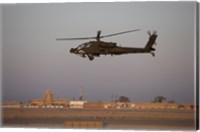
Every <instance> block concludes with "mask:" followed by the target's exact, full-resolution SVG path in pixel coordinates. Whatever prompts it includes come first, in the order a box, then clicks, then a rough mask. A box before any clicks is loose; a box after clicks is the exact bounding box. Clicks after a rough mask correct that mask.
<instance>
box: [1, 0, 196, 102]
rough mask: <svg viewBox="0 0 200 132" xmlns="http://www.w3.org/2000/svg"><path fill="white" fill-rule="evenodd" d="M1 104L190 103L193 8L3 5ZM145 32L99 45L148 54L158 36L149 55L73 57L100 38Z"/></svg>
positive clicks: (134, 4) (157, 4)
mask: <svg viewBox="0 0 200 132" xmlns="http://www.w3.org/2000/svg"><path fill="white" fill-rule="evenodd" d="M2 27H3V30H2V38H3V39H2V56H3V57H2V67H3V68H2V73H3V74H2V87H3V90H2V93H3V94H2V95H3V101H12V100H16V101H23V102H28V100H31V99H42V98H43V94H44V91H45V89H47V88H50V89H51V90H52V92H53V93H54V98H66V99H73V98H76V99H78V98H79V89H80V87H82V89H83V98H84V99H85V100H88V101H111V99H112V96H113V97H114V98H117V97H119V96H121V95H123V96H127V97H129V98H130V100H131V101H133V102H134V101H135V102H140V101H146V102H150V101H153V100H154V97H155V96H164V97H166V98H167V100H174V101H176V102H193V101H194V95H195V94H194V92H195V90H194V86H195V84H194V83H195V77H194V76H195V45H194V44H195V41H194V37H195V2H125V3H62V4H10V5H6V4H5V5H2ZM131 29H140V31H139V32H133V33H128V34H123V35H119V36H114V37H109V38H105V39H102V40H103V41H108V42H110V41H111V42H116V43H117V44H118V45H121V46H125V47H144V46H145V45H146V43H147V41H148V34H147V31H149V30H150V31H154V30H156V31H157V34H158V38H157V45H156V46H154V48H155V49H156V51H155V57H152V55H151V54H128V55H121V56H110V55H107V56H101V57H99V58H95V60H94V61H89V60H88V59H85V58H81V57H80V56H77V55H74V54H71V53H70V52H69V50H70V48H75V47H77V46H78V45H79V44H82V43H85V42H87V40H77V41H56V38H60V37H90V36H96V33H97V31H98V30H101V31H102V35H107V34H112V33H116V32H121V31H126V30H131Z"/></svg>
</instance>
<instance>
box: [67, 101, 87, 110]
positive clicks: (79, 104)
mask: <svg viewBox="0 0 200 132" xmlns="http://www.w3.org/2000/svg"><path fill="white" fill-rule="evenodd" d="M86 102H87V101H84V100H72V101H69V107H70V108H83V106H84V104H85V103H86Z"/></svg>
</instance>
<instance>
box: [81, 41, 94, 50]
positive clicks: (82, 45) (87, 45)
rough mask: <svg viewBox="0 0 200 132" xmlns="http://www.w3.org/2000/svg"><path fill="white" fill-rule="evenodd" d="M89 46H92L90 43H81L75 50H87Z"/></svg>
mask: <svg viewBox="0 0 200 132" xmlns="http://www.w3.org/2000/svg"><path fill="white" fill-rule="evenodd" d="M91 45H92V42H86V43H83V44H81V45H79V46H78V47H77V49H78V50H79V49H82V48H88V47H90V46H91Z"/></svg>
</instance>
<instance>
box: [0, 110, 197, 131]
mask: <svg viewBox="0 0 200 132" xmlns="http://www.w3.org/2000/svg"><path fill="white" fill-rule="evenodd" d="M70 123H71V124H70ZM89 123H90V124H91V123H93V125H90V126H89V125H88V124H89ZM94 123H96V124H98V123H100V125H98V126H97V125H96V126H95V125H94ZM69 124H70V125H69ZM75 124H76V125H75ZM2 126H3V127H25V128H26V127H31V128H36V127H37V128H38V127H40V128H79V129H80V128H88V129H120V130H121V129H123V130H124V129H132V130H133V129H134V130H195V111H194V110H183V109H174V110H167V109H64V108H53V109H50V108H23V109H20V108H4V109H2Z"/></svg>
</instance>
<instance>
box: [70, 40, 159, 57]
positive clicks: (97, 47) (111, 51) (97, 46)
mask: <svg viewBox="0 0 200 132" xmlns="http://www.w3.org/2000/svg"><path fill="white" fill-rule="evenodd" d="M154 50H155V49H153V48H152V49H148V48H131V47H121V46H117V43H113V42H104V41H90V42H87V43H84V44H81V45H80V46H78V47H77V48H72V49H70V52H71V53H74V54H78V55H80V56H81V57H84V58H85V57H86V56H88V58H89V59H90V60H93V59H94V57H99V56H100V55H122V54H130V53H149V52H151V51H154Z"/></svg>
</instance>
